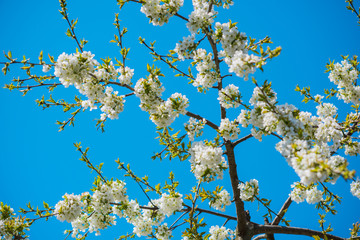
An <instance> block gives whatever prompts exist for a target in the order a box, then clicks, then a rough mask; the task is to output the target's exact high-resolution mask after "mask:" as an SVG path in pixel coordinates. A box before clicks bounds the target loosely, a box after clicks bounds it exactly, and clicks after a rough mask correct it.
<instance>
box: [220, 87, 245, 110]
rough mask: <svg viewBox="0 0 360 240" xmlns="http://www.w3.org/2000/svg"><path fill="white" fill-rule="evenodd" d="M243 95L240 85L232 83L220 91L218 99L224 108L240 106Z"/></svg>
mask: <svg viewBox="0 0 360 240" xmlns="http://www.w3.org/2000/svg"><path fill="white" fill-rule="evenodd" d="M240 99H241V95H240V92H239V87H237V86H235V85H234V84H230V85H228V86H226V87H225V88H223V89H221V91H219V97H218V100H219V102H220V104H221V106H222V107H224V108H237V107H239V106H240V101H241V100H240Z"/></svg>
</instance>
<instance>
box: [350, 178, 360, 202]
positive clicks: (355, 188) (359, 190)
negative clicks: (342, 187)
mask: <svg viewBox="0 0 360 240" xmlns="http://www.w3.org/2000/svg"><path fill="white" fill-rule="evenodd" d="M350 192H351V193H352V195H354V196H355V197H357V198H360V180H359V179H356V181H354V182H352V183H351V184H350Z"/></svg>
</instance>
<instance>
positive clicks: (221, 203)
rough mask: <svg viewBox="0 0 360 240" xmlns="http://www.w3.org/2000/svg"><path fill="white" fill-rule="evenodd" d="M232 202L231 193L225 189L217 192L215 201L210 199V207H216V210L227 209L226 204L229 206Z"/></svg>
mask: <svg viewBox="0 0 360 240" xmlns="http://www.w3.org/2000/svg"><path fill="white" fill-rule="evenodd" d="M230 204H231V201H230V193H229V192H228V191H226V190H225V189H223V190H222V191H221V192H219V193H218V194H216V198H215V200H214V201H210V202H209V205H210V207H213V208H215V209H216V210H219V211H222V212H224V211H225V208H226V206H229V205H230Z"/></svg>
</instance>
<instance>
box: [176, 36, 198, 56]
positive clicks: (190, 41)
mask: <svg viewBox="0 0 360 240" xmlns="http://www.w3.org/2000/svg"><path fill="white" fill-rule="evenodd" d="M196 46H197V44H196V43H195V34H192V35H190V36H187V37H184V38H183V40H182V41H180V43H176V46H175V49H174V52H176V53H177V55H178V58H179V59H180V60H181V61H184V60H185V58H191V57H193V56H194V54H193V51H194V50H195V49H196Z"/></svg>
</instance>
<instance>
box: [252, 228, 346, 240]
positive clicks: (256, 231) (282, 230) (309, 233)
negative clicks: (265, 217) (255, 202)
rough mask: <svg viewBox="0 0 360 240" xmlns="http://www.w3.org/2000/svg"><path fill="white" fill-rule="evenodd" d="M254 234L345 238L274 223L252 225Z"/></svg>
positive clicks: (335, 239) (339, 239) (334, 239)
mask: <svg viewBox="0 0 360 240" xmlns="http://www.w3.org/2000/svg"><path fill="white" fill-rule="evenodd" d="M253 233H254V234H260V233H265V234H274V233H282V234H292V235H303V236H309V237H312V236H318V237H320V238H322V239H324V237H325V236H326V237H327V238H328V239H332V240H345V238H341V237H338V236H334V235H331V234H327V233H325V234H324V233H323V232H319V231H315V230H311V229H307V228H298V227H283V226H275V225H254V229H253Z"/></svg>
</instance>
